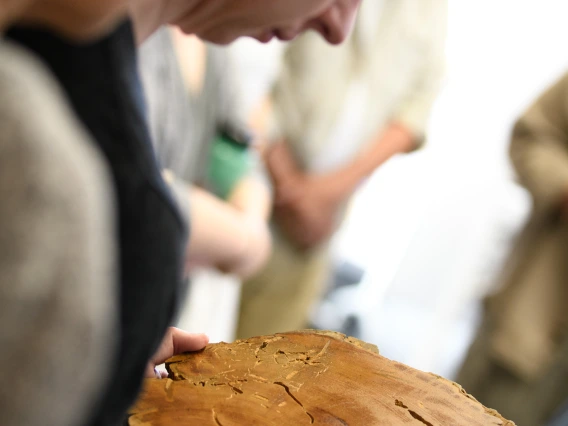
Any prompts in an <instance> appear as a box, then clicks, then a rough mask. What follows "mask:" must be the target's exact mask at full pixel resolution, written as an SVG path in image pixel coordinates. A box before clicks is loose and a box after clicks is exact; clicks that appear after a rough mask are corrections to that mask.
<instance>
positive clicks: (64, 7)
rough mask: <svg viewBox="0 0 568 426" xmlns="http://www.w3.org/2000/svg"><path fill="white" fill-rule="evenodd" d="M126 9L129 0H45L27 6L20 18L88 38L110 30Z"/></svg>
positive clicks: (68, 35) (70, 36) (78, 38)
mask: <svg viewBox="0 0 568 426" xmlns="http://www.w3.org/2000/svg"><path fill="white" fill-rule="evenodd" d="M127 13H128V2H127V0H120V1H115V0H81V1H76V0H42V1H37V2H35V3H34V4H33V5H31V6H30V7H28V8H26V9H25V10H24V11H23V13H22V16H21V17H20V18H19V19H18V22H19V23H23V24H25V25H30V26H36V27H44V28H49V29H50V30H52V31H54V32H57V33H58V34H60V35H62V36H64V37H67V38H69V39H72V40H80V41H87V40H91V39H94V38H97V37H99V36H101V35H104V34H106V33H107V32H109V31H110V30H111V29H112V28H114V26H115V25H116V23H117V22H119V21H120V20H121V19H124V18H125V17H126V15H127Z"/></svg>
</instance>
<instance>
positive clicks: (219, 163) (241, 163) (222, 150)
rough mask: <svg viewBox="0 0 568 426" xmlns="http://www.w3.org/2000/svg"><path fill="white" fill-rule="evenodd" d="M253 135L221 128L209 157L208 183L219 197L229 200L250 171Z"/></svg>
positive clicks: (238, 130) (226, 127)
mask: <svg viewBox="0 0 568 426" xmlns="http://www.w3.org/2000/svg"><path fill="white" fill-rule="evenodd" d="M251 142H252V135H251V134H250V133H249V132H247V131H246V130H244V129H242V128H240V127H237V126H230V125H223V126H221V127H220V128H219V130H218V132H217V135H216V137H215V139H214V140H213V143H212V146H211V151H210V155H209V167H208V173H207V181H208V186H209V189H210V190H211V191H212V192H213V193H214V194H215V195H217V196H218V197H220V198H222V199H227V198H228V197H229V196H230V194H231V192H232V191H233V189H234V188H235V185H236V183H237V182H238V181H239V180H240V179H241V178H242V177H243V176H245V175H246V174H247V173H248V171H249V170H250V166H251V157H250V153H249V147H250V145H251Z"/></svg>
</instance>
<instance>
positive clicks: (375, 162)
mask: <svg viewBox="0 0 568 426" xmlns="http://www.w3.org/2000/svg"><path fill="white" fill-rule="evenodd" d="M414 143H415V138H414V136H413V135H412V133H410V131H408V130H407V129H406V128H405V127H403V126H401V125H399V124H396V123H393V124H391V125H390V126H388V127H387V128H386V129H385V130H384V131H383V132H382V133H380V134H379V135H377V137H376V138H375V140H374V141H373V142H372V143H371V144H370V146H369V147H368V148H367V149H365V150H363V151H362V152H361V153H360V154H359V155H358V156H357V157H356V158H355V159H354V160H353V161H352V162H351V163H350V164H348V165H347V166H346V167H344V168H342V169H340V170H338V171H336V172H334V173H333V176H332V179H333V181H334V182H336V184H337V190H338V191H339V192H340V193H343V194H351V193H352V192H354V191H355V190H356V189H357V187H358V186H359V184H360V183H361V181H362V180H363V179H365V178H366V177H368V176H370V175H371V174H372V173H373V171H375V170H376V169H377V168H378V167H379V166H381V165H382V164H384V163H385V162H386V161H387V160H389V159H390V158H391V157H393V156H394V155H396V154H399V153H403V152H409V151H411V150H412V149H413V148H414Z"/></svg>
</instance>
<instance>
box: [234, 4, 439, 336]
mask: <svg viewBox="0 0 568 426" xmlns="http://www.w3.org/2000/svg"><path fill="white" fill-rule="evenodd" d="M361 9H362V10H361V13H360V14H359V17H358V19H357V22H356V24H355V28H354V31H353V33H352V35H351V36H350V38H349V39H348V40H347V41H346V43H344V44H343V45H341V46H339V47H330V46H327V45H326V44H325V43H323V42H322V41H321V40H319V39H318V38H317V37H314V36H313V35H311V34H306V35H304V36H302V37H300V38H299V39H298V40H296V41H294V42H292V43H291V44H290V45H289V46H288V47H287V48H286V50H285V52H284V58H283V66H282V70H281V72H280V74H279V76H278V77H277V80H276V82H275V84H274V87H273V90H272V94H271V97H270V99H269V104H270V107H269V108H270V110H271V112H270V113H269V118H268V125H267V128H268V130H267V134H266V139H268V141H269V143H271V142H274V143H272V144H270V145H269V146H268V148H267V152H266V164H267V169H268V172H269V174H270V176H271V178H272V183H273V186H274V197H275V199H274V207H273V215H272V231H273V254H272V257H271V259H270V260H269V263H268V265H267V267H266V268H264V269H263V270H262V272H261V273H260V274H258V275H257V276H255V277H254V278H253V279H251V280H249V281H247V282H246V283H245V284H244V287H243V292H242V301H241V308H240V318H239V326H238V327H239V328H238V333H237V335H238V337H239V338H246V337H250V336H253V335H261V334H269V333H274V332H280V331H289V330H295V329H298V328H303V327H305V325H306V324H307V320H308V315H309V311H310V307H311V306H312V304H313V303H314V302H315V301H316V300H317V299H318V297H319V296H320V294H321V291H322V287H323V285H324V283H325V281H326V279H327V278H328V273H329V270H330V263H329V240H330V238H331V237H332V235H333V234H334V232H335V231H336V229H337V228H338V226H340V224H341V222H342V219H343V217H344V214H345V208H346V206H347V204H348V202H349V200H350V199H351V197H352V195H353V193H354V192H355V191H356V190H357V188H358V186H359V185H360V184H361V183H362V182H363V181H364V180H365V179H366V178H367V177H368V176H370V175H371V174H372V173H373V171H374V170H375V169H376V168H378V167H380V166H381V165H382V164H383V163H384V162H385V161H387V160H388V159H389V158H391V157H392V156H394V155H396V154H398V153H406V152H410V151H412V150H415V149H417V148H419V147H420V146H421V145H422V144H423V142H424V139H425V132H426V125H427V122H428V118H429V114H430V109H431V107H432V103H433V102H434V100H435V98H436V96H437V93H438V90H439V88H440V86H441V81H442V79H443V75H444V48H445V35H446V18H447V2H446V0H426V1H420V2H417V1H413V0H384V1H367V2H364V3H362V5H361Z"/></svg>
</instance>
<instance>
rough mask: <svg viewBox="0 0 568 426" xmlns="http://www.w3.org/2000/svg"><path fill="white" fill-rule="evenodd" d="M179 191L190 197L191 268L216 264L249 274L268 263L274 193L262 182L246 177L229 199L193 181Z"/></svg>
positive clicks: (224, 268)
mask: <svg viewBox="0 0 568 426" xmlns="http://www.w3.org/2000/svg"><path fill="white" fill-rule="evenodd" d="M178 184H179V182H178ZM184 185H185V184H184ZM176 193H177V196H178V197H186V199H187V200H189V212H188V214H189V221H190V223H191V238H190V241H189V244H188V249H187V255H186V259H187V264H188V267H189V268H191V267H192V266H197V265H205V266H213V267H216V268H218V269H220V270H221V271H223V272H227V273H233V274H236V275H238V276H240V277H243V278H246V277H249V276H251V275H253V274H254V273H255V272H257V271H258V270H259V269H260V268H261V267H262V266H263V265H264V263H265V262H266V260H267V259H268V256H269V254H270V247H271V242H270V241H271V240H270V232H269V230H268V224H267V217H268V214H269V208H270V195H269V192H268V190H267V189H266V188H265V187H264V185H263V184H262V183H261V182H259V181H257V180H256V179H254V178H244V179H242V180H241V181H240V182H239V183H238V184H237V186H236V187H235V189H234V190H233V192H232V193H231V195H230V197H229V199H228V200H227V201H224V200H221V199H219V198H218V197H216V196H215V195H213V194H211V193H210V192H208V191H206V190H204V189H201V188H199V187H197V186H192V185H185V188H184V191H183V192H182V191H180V190H179V185H178V190H177V191H176Z"/></svg>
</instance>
